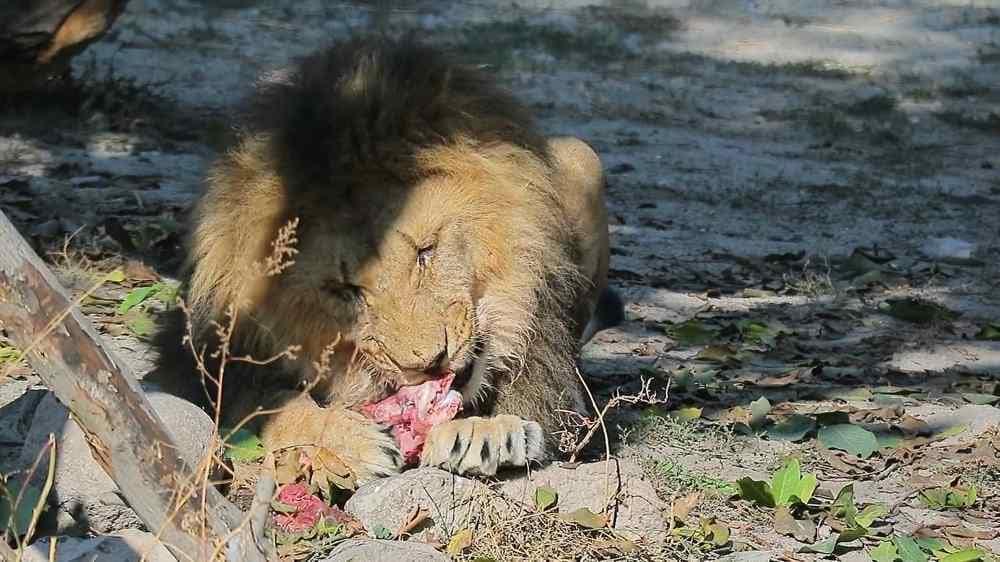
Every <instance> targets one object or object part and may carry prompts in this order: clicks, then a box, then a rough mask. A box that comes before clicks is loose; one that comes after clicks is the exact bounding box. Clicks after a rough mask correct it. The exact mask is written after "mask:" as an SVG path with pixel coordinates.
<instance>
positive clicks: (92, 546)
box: [21, 529, 177, 562]
mask: <svg viewBox="0 0 1000 562" xmlns="http://www.w3.org/2000/svg"><path fill="white" fill-rule="evenodd" d="M51 540H52V539H51V538H49V537H44V538H41V539H39V540H38V541H36V542H34V543H33V544H32V545H31V546H29V547H28V548H27V550H26V551H25V553H24V557H23V558H21V560H22V561H23V562H50V561H51V560H53V559H51V558H49V541H51ZM54 560H55V562H85V561H90V560H105V561H107V562H139V561H140V560H142V561H144V562H177V559H176V558H174V557H173V555H171V554H170V552H169V551H168V550H167V548H166V547H165V546H163V544H162V543H161V542H160V541H159V540H157V539H156V537H155V536H153V535H152V534H151V533H147V532H144V531H137V530H135V529H125V530H123V531H121V532H119V533H115V534H113V535H101V536H98V537H88V538H76V537H59V539H58V542H57V543H56V557H55V559H54Z"/></svg>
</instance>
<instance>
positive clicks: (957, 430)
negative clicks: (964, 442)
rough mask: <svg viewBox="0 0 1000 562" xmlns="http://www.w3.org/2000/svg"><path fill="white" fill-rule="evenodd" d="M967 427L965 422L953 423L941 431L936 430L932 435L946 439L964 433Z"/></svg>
mask: <svg viewBox="0 0 1000 562" xmlns="http://www.w3.org/2000/svg"><path fill="white" fill-rule="evenodd" d="M968 429H969V426H967V425H965V424H959V425H953V426H951V427H947V428H945V429H942V430H941V431H938V432H937V433H935V434H934V437H935V438H938V439H947V438H949V437H954V436H956V435H961V434H962V433H965V431H966V430H968Z"/></svg>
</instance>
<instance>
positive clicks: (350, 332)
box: [150, 40, 621, 480]
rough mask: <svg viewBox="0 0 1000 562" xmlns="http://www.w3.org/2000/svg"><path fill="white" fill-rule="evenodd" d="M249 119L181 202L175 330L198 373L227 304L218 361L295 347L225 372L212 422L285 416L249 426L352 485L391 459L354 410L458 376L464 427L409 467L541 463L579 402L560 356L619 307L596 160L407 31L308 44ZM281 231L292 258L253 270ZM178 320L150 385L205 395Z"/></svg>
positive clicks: (163, 339)
mask: <svg viewBox="0 0 1000 562" xmlns="http://www.w3.org/2000/svg"><path fill="white" fill-rule="evenodd" d="M251 109H252V110H251V111H250V112H249V119H248V120H247V123H246V124H245V126H244V128H243V129H242V130H241V134H240V138H239V140H238V142H237V143H236V146H235V147H234V148H232V149H231V150H230V151H229V152H228V153H227V154H226V155H224V156H223V157H222V158H221V159H220V160H219V161H218V162H217V163H216V164H215V165H214V166H213V168H212V169H211V171H210V173H209V174H208V178H207V189H206V192H205V193H204V195H203V196H202V197H201V199H200V200H199V201H198V203H197V205H196V207H195V209H194V211H193V217H192V221H193V224H192V228H191V234H190V240H189V243H188V247H189V255H188V259H187V266H186V268H185V275H184V280H185V282H184V287H185V289H184V290H185V294H186V300H187V304H188V306H189V308H190V311H191V325H192V331H191V333H192V334H193V341H194V344H195V345H194V347H196V348H197V349H199V350H200V349H203V348H207V351H208V353H205V354H204V356H205V361H206V363H207V365H206V367H207V369H208V371H209V372H211V373H213V374H214V373H215V372H216V370H217V369H218V367H219V366H218V364H217V363H218V360H217V358H213V357H212V351H213V349H214V348H215V347H216V346H218V344H219V342H218V336H217V335H216V333H217V330H216V328H215V327H214V326H213V323H220V324H225V323H226V322H227V311H229V310H230V307H233V308H232V309H233V310H237V311H238V314H237V316H236V321H235V328H234V331H233V336H232V338H231V341H230V349H231V355H232V356H252V357H254V358H256V359H262V358H267V357H273V356H275V355H277V354H280V352H281V351H282V350H284V349H286V348H287V347H288V346H291V345H298V346H301V348H300V351H299V353H298V354H297V355H296V357H294V358H288V357H285V358H282V359H281V360H279V361H275V362H271V363H267V364H260V363H259V362H258V363H255V362H246V361H237V362H231V363H229V364H228V365H227V366H226V369H225V374H224V381H223V384H222V388H223V392H222V398H223V400H222V406H221V407H222V413H223V416H224V418H223V419H224V421H227V422H228V423H234V422H235V421H238V420H240V419H242V418H243V417H244V416H246V415H247V414H249V413H251V412H253V411H254V410H255V409H257V408H260V407H263V408H276V407H281V409H280V412H279V413H277V414H274V415H270V416H267V417H265V418H264V419H263V421H262V427H261V434H262V437H263V439H264V442H265V445H266V446H267V447H268V448H271V449H276V448H281V447H286V446H296V445H303V446H319V447H326V448H329V449H331V450H333V451H334V452H335V453H336V454H337V455H338V456H339V457H340V458H341V459H343V460H344V462H345V463H347V464H348V465H349V466H350V468H351V469H352V470H353V471H354V472H355V473H356V476H357V477H358V479H359V480H366V479H369V478H372V477H377V476H383V475H389V474H392V473H396V472H398V471H399V470H400V469H401V468H402V466H401V465H402V464H403V463H402V459H401V456H400V454H399V450H398V448H397V445H396V443H395V441H394V440H393V438H392V436H390V435H389V434H388V433H387V431H386V429H385V428H384V427H382V426H381V425H379V424H377V423H375V422H373V421H371V420H370V419H368V418H366V417H365V416H363V415H362V414H360V413H358V409H359V406H360V405H362V404H366V403H371V402H373V401H376V400H379V399H381V398H385V397H386V396H389V395H390V394H392V393H393V392H395V391H396V390H397V389H398V388H400V387H402V386H405V385H414V384H420V383H423V382H425V381H427V380H429V379H432V378H434V377H438V376H441V375H442V374H445V373H455V375H456V378H455V383H454V388H456V389H458V390H459V391H460V392H461V395H462V400H463V403H464V411H465V412H466V413H470V414H477V415H475V416H471V417H459V418H458V419H454V420H451V421H447V422H445V423H443V424H442V425H439V426H436V427H434V428H433V429H432V430H431V431H430V434H429V435H428V436H427V441H426V443H425V445H424V448H423V452H422V456H421V457H420V463H421V464H422V465H429V466H441V467H444V468H446V469H450V470H452V471H454V472H457V473H476V474H483V475H491V474H494V473H495V472H496V471H497V469H498V468H499V467H503V466H521V465H525V464H527V463H528V462H530V461H541V460H544V459H546V458H548V457H549V456H550V455H551V453H553V452H554V449H555V446H556V444H557V438H556V435H557V432H558V431H559V430H560V423H561V416H563V415H564V413H565V412H567V411H577V412H586V411H587V403H586V401H585V400H584V391H583V387H582V385H581V382H580V381H579V380H578V376H577V374H576V371H575V357H576V353H577V352H578V350H579V348H580V346H581V345H582V344H583V343H585V342H586V340H588V339H589V338H590V337H591V336H592V335H593V334H594V332H595V331H597V330H599V329H601V328H603V327H606V326H608V325H611V324H613V323H615V322H617V320H618V319H619V318H620V315H621V303H620V301H619V300H617V297H616V296H615V295H614V294H613V293H611V292H610V291H608V290H607V288H606V278H607V267H608V228H607V222H606V212H605V207H604V201H603V197H604V193H603V191H604V179H603V174H602V171H601V163H600V160H599V159H598V157H597V155H596V154H595V153H594V151H593V150H591V149H590V148H589V147H588V146H587V145H586V144H584V143H583V142H582V141H579V140H576V139H573V138H553V139H546V138H544V137H542V136H540V135H539V133H538V132H537V131H536V129H535V126H534V124H533V122H532V119H531V118H530V117H529V115H528V114H527V113H526V111H525V108H523V107H522V106H521V105H519V104H518V103H517V102H516V101H515V100H514V99H513V98H512V97H511V96H510V95H509V94H507V93H505V92H504V91H502V90H501V89H499V88H498V87H497V86H496V85H495V84H494V83H493V81H492V80H491V77H490V76H489V75H488V74H486V73H485V72H482V71H480V70H477V69H475V68H471V67H468V66H462V65H459V64H455V63H453V62H451V61H450V60H449V59H448V58H446V57H445V56H443V55H442V54H441V53H438V52H437V51H435V50H432V49H430V48H427V47H423V46H420V45H418V44H416V43H413V42H410V41H390V40H372V41H360V40H355V41H350V42H345V43H342V44H337V45H334V46H332V47H330V48H328V49H325V50H322V51H320V52H318V53H316V54H314V55H312V56H309V57H306V58H305V59H303V60H302V61H301V62H300V63H299V64H298V65H297V66H296V67H295V68H294V69H293V70H292V71H290V72H289V73H288V74H287V75H286V76H284V77H282V78H280V79H277V80H272V81H270V82H269V83H265V84H263V85H262V86H261V88H260V91H259V92H258V94H257V95H256V97H255V103H254V104H252V106H251ZM293 220H297V221H298V222H297V237H298V244H297V250H298V253H297V255H295V259H294V264H292V265H291V266H290V267H288V268H287V269H285V270H284V271H282V272H280V273H279V274H277V275H272V276H261V275H254V274H253V271H254V270H255V264H259V263H261V262H264V261H265V260H266V258H267V256H268V255H270V253H271V251H272V243H273V241H274V239H275V237H276V235H277V234H278V231H279V229H281V227H282V226H283V225H286V224H290V221H293ZM293 224H294V223H293ZM257 269H259V267H257ZM184 327H185V321H184V316H183V313H181V312H179V311H177V312H173V313H171V316H169V318H168V320H167V325H166V326H165V327H164V329H163V330H161V332H160V335H159V336H158V348H159V356H160V362H159V365H158V367H157V369H156V370H155V371H154V373H152V374H151V377H150V378H151V379H152V380H154V381H156V382H158V383H159V384H160V385H161V386H163V387H165V389H166V390H168V391H172V392H174V393H176V394H180V395H182V396H185V397H187V398H189V399H192V400H198V401H200V402H201V403H203V404H205V403H206V397H209V398H210V400H209V401H210V402H214V400H213V399H212V398H214V396H215V393H216V392H217V390H218V389H217V387H215V386H214V385H213V384H207V383H211V382H212V381H205V380H203V379H204V377H202V376H199V375H198V374H197V373H198V370H197V369H196V364H195V363H194V362H193V354H192V353H191V352H190V348H189V347H186V346H185V345H184V344H182V339H183V338H182V334H183V333H184ZM321 365H322V368H320V366H321ZM306 386H308V388H309V393H303V392H302V389H303V388H306Z"/></svg>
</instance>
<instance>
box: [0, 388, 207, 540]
mask: <svg viewBox="0 0 1000 562" xmlns="http://www.w3.org/2000/svg"><path fill="white" fill-rule="evenodd" d="M146 396H147V398H148V399H149V401H150V403H151V404H152V406H153V409H154V410H155V411H156V413H157V415H158V416H159V417H160V419H161V420H162V421H163V423H164V425H165V426H166V428H167V430H168V431H169V432H170V433H171V435H173V437H174V439H176V440H177V446H178V447H179V448H180V450H181V452H182V454H183V455H184V456H185V458H187V460H188V462H190V463H192V465H194V464H197V462H198V461H199V460H200V459H201V458H202V457H203V455H204V454H205V452H206V447H207V446H208V444H209V443H210V442H211V439H212V438H213V434H214V423H213V422H212V420H211V418H209V417H208V415H207V414H206V413H205V412H204V411H202V410H201V409H200V408H198V407H197V406H195V405H194V404H191V403H190V402H187V401H185V400H182V399H180V398H177V397H176V396H172V395H169V394H165V393H162V392H150V393H147V395H146ZM49 433H54V434H55V435H56V470H55V479H54V482H53V486H52V495H51V496H50V498H49V502H50V504H52V505H55V506H57V507H58V509H57V510H55V513H50V514H49V517H54V518H55V521H54V522H53V524H54V526H55V528H56V532H60V533H71V534H75V533H92V532H98V533H110V532H114V531H119V530H121V529H128V528H139V527H141V522H140V520H139V518H138V516H136V514H135V512H133V511H132V509H131V508H130V507H128V506H127V505H126V504H125V502H124V501H122V499H121V498H120V496H119V494H118V486H117V485H116V484H115V483H114V481H113V480H112V479H111V478H110V477H109V476H108V475H107V474H106V473H105V472H104V470H103V469H102V468H101V466H100V465H99V464H98V463H97V461H95V460H94V458H93V457H92V456H91V452H90V447H89V446H88V445H87V441H86V439H85V437H84V435H83V431H81V430H80V428H79V426H78V425H77V424H76V423H75V422H73V421H72V420H71V419H70V418H69V412H68V410H66V408H65V407H64V406H63V405H62V404H61V403H60V402H59V401H58V400H57V399H56V397H55V395H54V394H51V393H47V394H46V395H45V397H44V398H42V399H41V402H40V403H39V404H38V407H37V409H36V411H35V416H34V419H33V420H32V424H31V429H30V430H29V432H28V436H27V438H26V439H25V442H24V447H23V448H22V449H21V456H20V459H19V461H18V465H19V466H21V467H28V466H31V464H32V463H33V462H34V461H35V459H36V458H37V457H38V454H39V452H40V451H41V450H42V448H43V447H44V445H45V443H46V441H48V435H49ZM47 466H48V465H47V463H46V462H44V461H43V462H42V463H41V464H40V465H39V468H38V470H37V472H36V474H45V472H46V467H47Z"/></svg>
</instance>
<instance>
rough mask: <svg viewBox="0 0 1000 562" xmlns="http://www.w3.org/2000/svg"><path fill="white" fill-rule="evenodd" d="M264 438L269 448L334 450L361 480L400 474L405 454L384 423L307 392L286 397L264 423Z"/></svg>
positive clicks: (262, 436) (270, 449) (266, 446)
mask: <svg viewBox="0 0 1000 562" xmlns="http://www.w3.org/2000/svg"><path fill="white" fill-rule="evenodd" d="M261 439H262V440H263V442H264V446H265V448H267V449H268V450H269V451H275V450H278V449H283V448H288V447H321V448H326V449H328V450H330V451H331V452H333V453H334V454H335V455H337V457H338V458H339V459H340V460H342V461H343V462H344V464H346V465H347V466H348V467H349V468H350V469H351V471H352V472H353V473H354V476H355V478H356V479H357V480H358V482H359V483H362V482H365V481H368V480H371V479H374V478H379V477H383V476H391V475H393V474H398V473H399V472H400V470H401V469H402V466H403V457H402V456H401V455H400V454H399V448H398V447H397V445H396V441H395V439H393V437H392V435H391V434H390V433H389V432H388V431H387V429H386V428H384V427H382V426H381V425H379V424H377V423H374V422H372V421H371V420H369V419H368V418H366V417H364V416H363V415H361V414H360V413H358V412H354V411H351V410H348V409H346V408H343V407H337V406H330V407H320V406H319V405H318V404H316V402H315V401H313V399H312V398H310V397H308V396H307V395H297V396H296V397H294V398H292V399H291V400H289V401H287V402H286V403H285V404H284V405H283V406H282V407H281V409H280V411H279V412H278V413H276V414H272V415H270V416H268V417H267V418H266V419H265V420H264V421H263V423H262V427H261Z"/></svg>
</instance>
